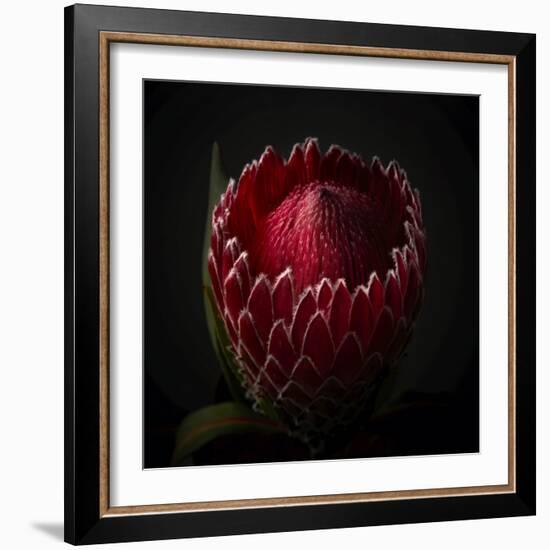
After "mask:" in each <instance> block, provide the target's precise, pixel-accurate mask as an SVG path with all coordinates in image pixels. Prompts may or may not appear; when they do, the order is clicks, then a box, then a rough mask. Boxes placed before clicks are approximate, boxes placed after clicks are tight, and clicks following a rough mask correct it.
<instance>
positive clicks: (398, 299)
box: [384, 270, 403, 319]
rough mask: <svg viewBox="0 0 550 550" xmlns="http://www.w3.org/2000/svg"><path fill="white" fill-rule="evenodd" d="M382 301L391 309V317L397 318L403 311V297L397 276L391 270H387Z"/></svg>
mask: <svg viewBox="0 0 550 550" xmlns="http://www.w3.org/2000/svg"><path fill="white" fill-rule="evenodd" d="M384 301H385V302H386V305H387V306H389V308H390V309H391V312H392V313H393V318H394V319H399V318H400V317H401V313H402V311H403V297H402V295H401V289H400V288H399V283H398V281H397V277H396V275H395V272H394V271H393V270H390V271H388V277H387V279H386V292H385V296H384Z"/></svg>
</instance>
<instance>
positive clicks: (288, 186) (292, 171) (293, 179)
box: [285, 144, 307, 193]
mask: <svg viewBox="0 0 550 550" xmlns="http://www.w3.org/2000/svg"><path fill="white" fill-rule="evenodd" d="M306 183H307V174H306V165H305V159H304V151H303V149H302V148H301V147H300V145H298V144H296V145H294V147H293V149H292V153H291V154H290V158H289V159H288V163H287V165H286V181H285V192H286V193H288V192H289V191H291V190H292V189H294V187H298V186H300V185H305V184H306Z"/></svg>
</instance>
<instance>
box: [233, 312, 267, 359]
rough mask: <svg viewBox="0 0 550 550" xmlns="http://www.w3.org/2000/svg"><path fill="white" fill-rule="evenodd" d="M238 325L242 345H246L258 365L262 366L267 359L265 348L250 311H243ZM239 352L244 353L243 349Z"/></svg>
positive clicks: (246, 349) (247, 350)
mask: <svg viewBox="0 0 550 550" xmlns="http://www.w3.org/2000/svg"><path fill="white" fill-rule="evenodd" d="M238 326H239V340H240V347H244V349H245V351H246V352H247V353H248V354H249V355H250V357H251V358H252V359H253V360H254V362H255V363H256V365H257V366H258V367H260V366H261V365H263V364H264V361H265V349H264V347H263V345H262V342H261V341H260V339H259V337H258V333H257V332H256V329H255V328H254V322H253V321H252V317H251V316H250V313H248V311H243V312H242V313H241V315H240V317H239V324H238ZM239 353H241V354H242V351H241V350H239Z"/></svg>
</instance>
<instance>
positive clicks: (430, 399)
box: [144, 81, 479, 468]
mask: <svg viewBox="0 0 550 550" xmlns="http://www.w3.org/2000/svg"><path fill="white" fill-rule="evenodd" d="M478 109H479V103H478V98H477V97H472V96H454V95H453V96H451V95H434V94H420V93H388V92H376V91H362V90H361V91H357V90H332V89H326V88H325V89H311V88H294V87H276V86H252V85H243V84H230V85H228V84H216V83H191V82H171V81H145V82H144V467H146V468H152V467H163V466H168V465H169V461H170V456H171V453H172V449H173V444H174V435H175V430H176V428H177V426H178V424H179V423H180V422H181V420H182V419H183V418H184V416H185V415H186V414H187V413H188V412H190V411H192V410H195V409H197V408H199V407H201V406H205V405H208V404H211V403H213V402H214V401H215V400H216V399H217V398H218V397H219V393H220V388H219V379H220V371H219V368H218V366H217V360H216V357H215V354H214V351H213V349H212V347H211V344H210V339H209V335H208V331H207V327H206V321H205V317H204V310H203V303H202V296H203V294H202V290H201V288H202V281H201V255H202V243H203V232H204V226H205V220H206V209H207V200H208V181H209V170H210V154H211V150H212V144H213V142H214V141H217V142H218V143H219V145H220V148H221V153H222V159H223V162H224V165H225V168H226V172H227V174H228V175H229V176H231V177H233V178H235V179H238V177H239V175H240V172H241V170H242V168H243V166H244V165H245V164H246V163H247V162H250V161H251V160H252V159H257V158H259V156H260V155H261V153H262V151H263V150H264V148H265V146H266V145H268V144H270V145H272V146H273V147H275V149H276V150H277V151H278V152H279V153H280V154H281V155H283V156H285V157H288V154H289V153H290V150H291V148H292V145H293V144H294V143H296V142H301V141H303V140H304V138H306V137H307V136H314V137H317V138H318V139H319V143H320V146H321V149H322V150H323V151H325V150H326V149H327V148H328V147H329V145H330V144H331V143H337V144H339V145H341V146H342V147H345V148H347V149H349V150H351V151H353V152H356V153H359V154H361V155H362V156H363V158H364V159H365V160H367V159H370V158H371V157H372V156H373V155H377V156H379V157H380V158H381V159H382V161H383V163H384V164H387V163H388V162H389V161H390V160H392V159H394V158H395V159H397V160H398V162H399V164H400V165H401V166H402V167H403V168H404V169H405V170H406V171H407V174H408V176H409V180H410V181H411V182H412V184H413V186H414V187H416V188H418V189H419V191H420V195H421V201H422V208H423V216H424V223H425V226H426V229H427V235H428V269H427V274H426V279H425V291H426V294H425V302H424V305H423V307H422V309H421V311H420V315H419V318H418V322H417V325H416V330H415V334H414V336H413V339H412V341H411V343H410V345H409V347H408V350H407V354H406V356H405V357H404V358H403V359H402V361H401V362H400V364H399V367H398V370H397V371H396V373H395V376H394V385H393V389H392V390H391V392H390V394H389V397H388V408H389V409H392V404H393V405H394V406H393V409H394V410H397V411H399V410H404V411H406V412H405V413H404V414H399V412H397V413H396V414H393V415H389V416H388V417H387V418H386V419H385V420H384V422H383V424H382V426H381V428H380V430H381V433H382V434H383V435H384V437H387V438H388V440H391V444H390V445H389V447H387V448H391V449H392V451H391V452H390V453H389V454H399V455H407V454H437V453H458V452H477V451H478V450H479V427H478V426H479V397H478V392H479V368H478V309H479V308H478V302H479V300H478V272H479V270H478V165H479V160H478V150H479V143H478V135H479V117H478ZM411 403H412V404H413V405H414V406H413V407H411V408H407V405H408V404H411ZM246 444H247V441H246V439H243V440H242V441H241V445H246ZM211 453H212V454H217V455H218V456H219V453H220V447H219V445H218V447H216V446H213V447H212V448H211ZM379 454H380V455H382V454H388V453H385V452H383V451H381V452H380V453H379ZM270 456H271V459H272V460H273V459H275V458H278V459H280V460H284V457H275V458H273V457H274V456H275V455H273V454H271V455H270ZM220 460H223V459H216V458H214V459H209V458H208V457H206V459H205V463H216V462H218V463H219V461H220Z"/></svg>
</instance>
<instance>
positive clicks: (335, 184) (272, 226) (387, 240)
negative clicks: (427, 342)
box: [208, 139, 426, 434]
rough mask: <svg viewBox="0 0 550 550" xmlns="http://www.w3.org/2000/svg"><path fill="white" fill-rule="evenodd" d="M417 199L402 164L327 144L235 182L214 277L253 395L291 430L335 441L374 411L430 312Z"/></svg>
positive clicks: (301, 149) (222, 217)
mask: <svg viewBox="0 0 550 550" xmlns="http://www.w3.org/2000/svg"><path fill="white" fill-rule="evenodd" d="M425 263H426V238H425V231H424V226H423V222H422V213H421V206H420V200H419V197H418V194H417V193H416V192H414V191H413V190H412V188H411V186H410V183H409V182H408V180H407V176H406V174H405V172H404V171H403V170H402V169H400V168H399V166H398V164H397V163H396V162H395V161H393V162H391V163H390V164H389V165H388V167H387V168H384V166H383V165H382V164H381V163H380V161H379V160H378V159H376V158H375V159H373V161H372V162H371V163H370V165H369V164H366V163H365V162H363V160H362V159H361V158H360V157H359V156H357V155H355V154H350V153H349V152H347V151H345V150H342V149H341V148H340V147H337V146H334V145H333V146H331V147H330V148H329V150H328V151H327V152H326V153H325V154H324V155H321V153H320V151H319V147H318V145H317V142H316V140H314V139H307V140H306V142H305V143H304V144H297V145H295V146H294V148H293V150H292V154H291V155H290V158H289V159H288V161H285V160H284V159H282V158H280V157H279V156H278V155H277V153H276V152H275V151H274V150H273V149H272V148H271V147H268V148H267V149H266V150H265V152H264V153H263V154H262V156H261V158H260V160H259V161H253V162H252V163H251V164H248V165H247V166H246V167H245V168H244V170H243V172H242V174H241V177H240V179H239V182H238V184H237V185H235V183H234V182H233V181H230V182H229V185H228V187H227V190H226V192H225V193H224V194H223V195H222V197H221V199H220V201H219V203H218V205H217V206H216V208H215V210H214V213H213V218H212V240H211V247H210V252H209V256H208V268H209V272H210V277H211V280H212V288H213V291H214V295H215V297H216V302H217V306H218V313H219V315H220V317H221V318H222V319H223V321H224V324H225V327H226V330H227V333H228V335H229V337H230V340H231V343H232V349H231V352H232V354H233V355H234V357H235V360H236V362H237V364H238V365H239V368H240V370H241V373H242V377H243V379H244V384H245V386H246V389H247V391H248V395H249V396H250V397H251V398H253V399H254V400H255V401H256V402H258V403H260V402H262V400H263V401H268V402H270V403H272V404H273V405H275V408H276V410H278V411H279V412H280V414H281V415H282V416H283V418H285V419H286V420H287V421H288V423H289V425H290V426H291V428H292V429H295V430H297V431H298V432H299V433H302V434H311V433H315V432H317V433H318V432H326V431H329V430H331V429H332V428H333V427H334V426H335V425H337V424H345V423H347V422H348V421H349V420H350V419H352V418H353V417H354V416H355V415H356V413H357V412H358V411H360V410H361V408H362V407H363V406H364V404H365V401H366V399H367V397H368V394H369V390H370V389H371V388H372V387H373V382H374V380H375V379H376V378H377V377H378V375H380V374H381V373H382V372H383V371H384V369H386V368H388V367H389V366H390V365H391V364H392V363H394V362H395V360H396V359H397V358H398V357H399V355H400V354H401V352H402V351H403V349H404V346H405V344H406V342H407V341H408V338H409V336H410V334H411V331H412V327H413V324H414V321H415V318H416V315H417V312H418V309H419V306H420V303H421V300H422V295H423V287H422V279H423V274H424V268H425Z"/></svg>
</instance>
